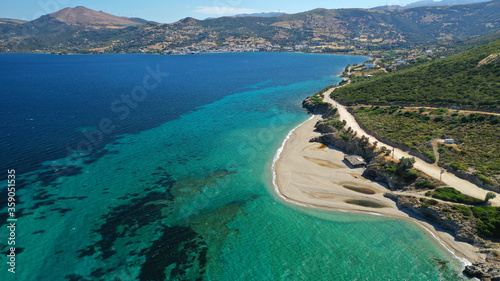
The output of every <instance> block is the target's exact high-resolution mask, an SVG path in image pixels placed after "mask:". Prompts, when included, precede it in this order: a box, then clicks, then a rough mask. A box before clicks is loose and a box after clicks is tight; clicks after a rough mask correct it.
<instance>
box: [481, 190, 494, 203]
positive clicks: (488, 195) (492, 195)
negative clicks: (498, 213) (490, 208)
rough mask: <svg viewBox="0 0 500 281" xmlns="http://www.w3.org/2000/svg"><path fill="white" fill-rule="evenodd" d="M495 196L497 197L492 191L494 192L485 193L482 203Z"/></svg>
mask: <svg viewBox="0 0 500 281" xmlns="http://www.w3.org/2000/svg"><path fill="white" fill-rule="evenodd" d="M495 197H497V195H496V194H495V193H494V192H488V193H486V197H485V198H484V203H485V204H486V203H488V201H490V200H491V199H494V198H495Z"/></svg>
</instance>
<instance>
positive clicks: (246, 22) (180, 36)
mask: <svg viewBox="0 0 500 281" xmlns="http://www.w3.org/2000/svg"><path fill="white" fill-rule="evenodd" d="M74 9H76V8H73V9H69V10H65V11H64V12H57V13H53V14H50V15H47V16H44V17H42V18H40V19H38V20H35V21H31V22H28V23H15V22H9V23H3V24H0V31H2V30H4V31H5V32H6V33H4V34H0V52H33V51H58V50H67V51H71V52H79V53H85V52H138V51H139V50H142V51H147V52H162V51H166V50H171V49H173V48H179V47H187V46H192V45H194V46H197V47H202V49H203V48H205V47H206V48H215V47H225V46H237V45H241V46H250V47H253V48H264V49H265V48H270V46H271V45H272V49H273V48H274V47H276V48H277V50H279V48H283V47H294V46H295V45H297V44H301V45H302V44H307V45H308V48H310V49H313V48H320V49H325V50H326V49H327V50H332V51H336V52H347V51H353V50H360V49H362V50H372V49H392V48H395V47H409V46H415V45H422V44H427V43H431V42H452V41H454V40H460V39H462V40H465V39H470V38H474V37H476V36H478V35H485V34H490V33H494V32H497V31H499V30H500V1H499V0H493V1H490V2H484V3H477V4H469V5H457V6H447V7H417V8H412V9H407V10H383V9H381V10H378V9H336V10H327V9H315V10H312V11H308V12H303V13H298V14H289V15H282V16H279V17H270V18H265V17H222V18H216V19H207V20H203V21H200V20H196V19H193V18H186V19H183V20H180V21H178V22H175V23H172V24H160V23H154V22H149V23H148V24H145V23H146V22H145V21H144V20H140V21H137V20H135V19H127V18H121V17H113V16H112V15H109V14H105V13H102V12H97V11H89V10H88V9H86V10H84V11H74ZM80 10H83V8H82V7H80ZM75 13H76V14H77V15H78V17H77V18H76V17H73V14H75ZM67 14H70V15H71V17H69V18H68V17H66V16H65V15H67ZM63 15H64V16H63ZM62 19H65V22H61V20H62ZM67 19H68V20H67ZM108 22H109V23H111V24H112V25H113V27H112V28H106V26H103V24H104V23H105V24H107V23H108ZM46 23H48V24H46ZM80 23H83V24H81V25H78V24H80ZM89 23H92V24H93V25H94V26H90V28H89ZM96 23H98V24H99V26H98V27H96V26H95V24H96ZM138 23H139V24H142V25H138ZM124 26H128V27H127V28H116V27H124ZM32 30H35V31H36V32H34V33H31V31H32ZM27 31H29V32H27ZM273 50H276V49H273Z"/></svg>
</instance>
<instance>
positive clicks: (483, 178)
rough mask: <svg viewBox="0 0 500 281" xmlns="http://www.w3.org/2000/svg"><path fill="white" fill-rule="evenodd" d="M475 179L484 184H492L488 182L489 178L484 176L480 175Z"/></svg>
mask: <svg viewBox="0 0 500 281" xmlns="http://www.w3.org/2000/svg"><path fill="white" fill-rule="evenodd" d="M477 177H478V178H479V179H480V180H481V181H482V182H483V183H484V184H492V183H493V182H492V181H491V180H490V178H488V177H487V176H485V175H482V174H479V175H477Z"/></svg>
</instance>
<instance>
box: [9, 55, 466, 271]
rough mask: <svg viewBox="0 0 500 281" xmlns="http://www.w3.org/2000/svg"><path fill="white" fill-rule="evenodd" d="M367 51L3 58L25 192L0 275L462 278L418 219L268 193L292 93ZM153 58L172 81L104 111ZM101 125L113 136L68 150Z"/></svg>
mask: <svg viewBox="0 0 500 281" xmlns="http://www.w3.org/2000/svg"><path fill="white" fill-rule="evenodd" d="M364 60H365V59H364V58H360V57H346V56H325V55H305V54H216V55H199V56H145V55H104V56H49V55H13V56H10V55H0V61H2V63H3V64H2V65H7V67H5V68H2V72H6V71H7V72H8V73H5V75H3V78H0V79H1V81H2V85H6V87H5V88H6V89H7V91H6V93H8V95H7V94H3V95H2V101H3V102H5V103H4V104H6V105H7V107H4V109H3V110H4V112H3V113H6V112H5V110H10V114H4V115H3V116H4V118H6V119H2V123H5V124H6V126H5V127H4V126H2V128H5V130H7V131H9V132H10V134H11V135H12V136H13V137H14V136H15V138H11V139H9V140H6V141H4V142H7V145H8V146H9V147H10V148H8V149H4V151H2V155H6V156H2V157H5V159H2V160H3V161H2V162H3V163H4V164H3V165H6V166H7V167H8V168H15V169H17V170H18V171H19V173H18V180H19V181H18V192H17V198H18V199H19V200H20V205H18V208H17V211H16V212H17V213H16V214H17V216H18V226H19V228H18V229H17V232H16V235H17V237H18V239H19V240H18V241H19V242H18V244H17V245H16V246H17V247H18V248H17V249H18V255H17V259H16V263H17V270H18V272H17V273H16V275H15V278H13V275H11V274H10V273H8V272H7V268H6V266H5V265H4V266H3V268H2V270H1V271H0V279H1V280H196V279H200V280H355V279H356V280H452V279H453V280H454V279H457V276H460V270H461V264H460V262H459V261H458V260H456V259H455V258H453V256H452V255H450V254H449V253H448V252H447V251H446V250H444V249H443V248H441V247H439V246H438V245H439V244H438V243H437V242H436V241H435V240H433V238H431V237H430V236H428V234H426V233H425V232H423V231H422V230H421V229H419V228H418V227H417V226H416V225H414V224H411V223H409V222H406V221H401V220H395V219H390V218H383V217H377V216H368V215H359V214H348V213H336V212H326V211H319V210H308V209H305V208H301V207H297V206H291V205H289V204H287V203H284V202H282V201H280V200H279V199H278V198H277V197H276V195H275V194H274V193H273V190H272V187H271V181H272V179H271V177H272V174H271V164H272V160H273V157H274V156H275V153H276V151H277V149H278V148H279V146H280V144H281V143H282V141H283V139H284V138H285V136H286V135H287V134H288V132H289V131H290V130H291V129H292V128H294V127H296V126H297V125H298V124H300V123H302V122H303V121H305V120H306V119H307V118H308V115H307V114H306V113H305V111H303V110H302V109H301V107H300V103H301V101H302V100H303V99H304V98H305V97H306V96H308V95H311V94H314V93H315V92H317V91H319V90H320V89H322V88H324V87H326V86H328V85H331V84H334V83H338V82H339V81H340V79H339V78H337V77H335V75H338V74H339V73H340V72H341V71H342V69H343V68H344V67H345V66H346V65H347V64H348V63H351V64H353V63H361V62H363V61H364ZM156 65H159V67H160V69H162V70H163V69H165V72H168V73H170V74H169V77H168V78H165V79H164V81H163V82H162V83H159V86H158V87H157V88H155V89H154V90H152V91H151V92H148V96H147V97H146V98H145V99H144V100H143V101H141V102H140V103H139V102H138V103H137V106H136V108H130V110H131V112H130V115H129V116H127V118H125V119H124V120H121V119H120V118H119V116H120V115H119V114H116V113H115V112H113V111H111V110H110V104H111V103H112V102H113V101H114V100H115V99H116V98H119V97H120V96H121V95H124V94H127V93H130V89H133V88H134V87H135V86H136V85H141V80H142V79H143V77H144V76H145V75H148V73H149V72H148V71H147V70H145V68H146V67H148V66H150V67H151V68H153V69H154V68H155V67H156ZM64 67H66V69H65V68H64ZM58 69H59V70H58ZM22 70H26V71H27V72H28V73H29V75H26V76H24V75H22ZM49 70H50V71H49ZM16 71H17V72H16ZM51 71H52V72H51ZM54 71H55V74H54ZM13 73H14V74H16V73H17V74H16V75H14V74H13ZM48 73H52V74H51V75H48ZM9 75H10V76H9ZM53 77H57V79H53ZM92 79H94V80H92ZM169 79H171V80H169ZM179 79H180V80H179ZM20 85H22V86H20ZM13 94H15V96H16V97H17V98H12V95H13ZM83 95H86V96H83ZM11 99H12V100H11ZM31 99H34V101H33V100H31ZM42 102H45V103H47V105H46V106H36V103H38V104H40V103H42ZM54 103H55V104H54ZM59 110H60V111H59ZM122 113H123V112H122ZM51 114H53V115H51ZM72 116H73V118H71V117H72ZM103 118H109V119H110V120H112V121H113V125H116V130H115V131H114V132H113V133H110V134H107V135H106V136H105V137H103V140H102V141H101V142H100V143H99V144H96V145H94V146H93V148H92V153H91V154H90V155H85V154H84V153H83V152H82V151H74V150H71V151H70V152H71V154H70V155H69V154H68V153H69V152H68V151H67V150H66V149H65V148H66V147H71V148H72V149H75V147H77V145H78V142H79V141H81V140H82V139H84V140H85V136H82V135H83V134H82V132H92V130H95V129H96V128H99V121H100V120H102V119H103ZM29 119H33V120H29ZM30 122H32V123H30ZM31 127H34V128H33V129H31ZM33 130H34V131H35V132H33ZM4 133H6V132H4ZM35 136H36V137H35ZM15 140H17V141H18V142H21V143H18V142H16V141H15ZM61 150H62V151H61ZM32 155H33V156H32ZM3 198H5V196H3ZM3 198H2V200H3ZM2 204H4V203H2ZM3 213H5V212H3ZM6 234H7V232H6V230H5V228H3V229H2V230H1V235H2V236H1V237H6ZM21 249H22V252H20V253H19V251H21ZM3 250H4V252H6V247H3ZM6 278H7V279H6Z"/></svg>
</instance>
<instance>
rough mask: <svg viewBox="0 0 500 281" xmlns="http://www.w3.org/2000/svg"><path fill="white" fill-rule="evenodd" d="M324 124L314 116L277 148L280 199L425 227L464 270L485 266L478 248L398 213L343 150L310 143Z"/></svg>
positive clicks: (382, 188) (382, 189)
mask: <svg viewBox="0 0 500 281" xmlns="http://www.w3.org/2000/svg"><path fill="white" fill-rule="evenodd" d="M320 119H321V116H319V115H313V116H311V117H310V118H309V119H308V120H307V121H305V122H303V123H302V124H300V125H298V126H297V127H295V128H294V129H292V130H291V131H290V133H289V134H288V135H287V137H286V138H285V140H284V141H283V143H282V145H281V147H280V148H279V149H278V151H277V153H276V155H275V157H274V159H273V164H272V171H273V180H272V181H273V182H272V184H273V189H274V192H275V193H276V195H277V196H278V197H279V198H280V199H282V200H283V201H285V202H288V203H291V204H293V205H296V206H300V207H305V208H312V209H322V210H329V211H337V212H349V213H358V214H365V215H376V216H384V217H388V218H395V219H404V220H407V221H410V222H412V223H414V224H415V225H417V226H418V227H419V228H421V229H422V231H423V232H424V233H426V234H427V235H429V237H430V238H431V239H434V240H435V242H436V243H439V244H440V245H441V246H442V247H443V248H444V249H445V250H446V251H448V252H449V253H451V254H452V255H453V256H455V257H456V258H457V259H458V260H459V261H460V262H461V263H462V264H463V266H464V267H465V266H466V265H470V264H472V263H473V262H480V261H484V257H483V256H481V255H479V254H477V251H479V248H477V247H475V246H473V245H471V244H468V243H465V242H460V241H456V240H455V238H454V237H453V236H452V235H451V234H449V233H447V232H445V231H442V230H440V229H437V228H436V227H435V226H433V225H431V224H430V223H428V222H425V221H421V220H419V219H417V218H415V217H412V216H410V215H409V214H407V213H405V212H403V211H401V210H399V209H398V207H397V206H396V204H395V202H394V201H393V200H391V199H389V198H385V197H383V193H384V192H387V191H389V189H387V188H386V187H385V186H383V185H381V184H380V183H377V182H373V181H370V180H368V179H365V178H363V177H362V176H361V174H362V172H363V168H356V169H351V168H349V167H348V166H347V165H346V164H345V163H344V162H343V161H342V160H343V155H344V154H343V153H342V152H341V151H340V150H337V149H334V148H328V147H323V148H321V146H322V145H321V144H319V143H310V142H309V139H311V138H312V137H314V136H317V135H319V134H320V133H317V132H314V130H313V128H314V125H315V124H316V122H317V121H318V120H320ZM305 157H307V159H306V158H305ZM312 159H314V160H317V161H312ZM318 160H323V161H325V162H321V161H318ZM318 163H320V164H318ZM348 184H351V185H353V186H358V187H365V188H369V189H372V190H373V191H375V194H371V195H368V194H362V193H359V192H356V191H352V190H349V189H347V188H345V187H343V185H348ZM351 199H352V200H367V201H372V202H376V203H379V204H383V205H386V207H384V208H371V207H363V206H359V205H355V204H349V203H346V202H345V201H346V200H351Z"/></svg>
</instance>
